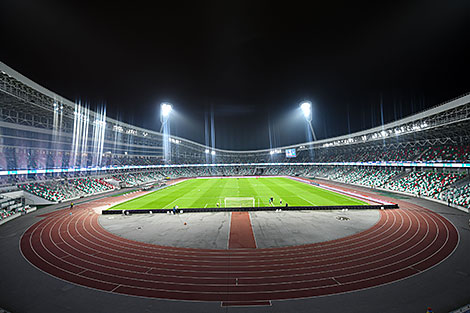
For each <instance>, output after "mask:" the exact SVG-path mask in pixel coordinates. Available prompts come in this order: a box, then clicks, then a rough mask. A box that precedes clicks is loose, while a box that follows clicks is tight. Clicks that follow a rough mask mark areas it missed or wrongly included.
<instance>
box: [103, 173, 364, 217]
mask: <svg viewBox="0 0 470 313" xmlns="http://www.w3.org/2000/svg"><path fill="white" fill-rule="evenodd" d="M271 197H272V198H273V201H272V202H270V198H271ZM281 200H282V203H281ZM286 203H288V205H289V206H329V205H331V206H334V205H366V204H367V203H366V202H364V201H361V200H358V199H354V198H351V197H348V196H345V195H342V194H338V193H335V192H332V191H328V190H325V189H322V188H318V187H316V186H313V185H309V184H306V183H302V182H299V181H296V180H292V179H289V178H285V177H260V178H256V177H250V178H229V177H227V178H207V179H205V178H201V179H190V180H186V181H183V182H181V183H178V184H175V185H172V186H169V187H167V188H164V189H161V190H158V191H155V192H152V193H150V194H147V195H145V196H142V197H139V198H136V199H133V200H130V201H127V202H124V203H121V204H118V205H116V206H114V207H112V208H110V210H137V209H144V210H145V209H171V208H173V207H174V206H178V208H216V207H217V206H219V207H240V206H243V207H253V205H254V206H255V207H267V206H275V207H285V205H286Z"/></svg>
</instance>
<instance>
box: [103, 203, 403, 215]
mask: <svg viewBox="0 0 470 313" xmlns="http://www.w3.org/2000/svg"><path fill="white" fill-rule="evenodd" d="M398 208H399V207H398V204H395V203H393V204H379V205H333V206H287V207H286V206H267V207H231V208H178V209H177V211H178V212H180V211H183V212H184V213H200V212H251V211H277V210H282V211H299V210H388V209H398ZM172 211H173V208H171V209H133V210H103V211H102V212H101V213H102V214H106V215H107V214H126V215H128V214H148V213H152V214H153V213H167V212H172Z"/></svg>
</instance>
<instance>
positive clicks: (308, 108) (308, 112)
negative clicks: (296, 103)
mask: <svg viewBox="0 0 470 313" xmlns="http://www.w3.org/2000/svg"><path fill="white" fill-rule="evenodd" d="M300 109H301V110H302V113H303V114H304V116H305V119H306V120H307V123H308V126H309V127H310V130H311V131H312V135H313V140H315V141H316V140H317V136H315V131H314V130H313V127H312V102H310V101H303V102H302V103H301V104H300Z"/></svg>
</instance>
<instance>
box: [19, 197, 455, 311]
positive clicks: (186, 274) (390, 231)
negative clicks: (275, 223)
mask: <svg viewBox="0 0 470 313" xmlns="http://www.w3.org/2000/svg"><path fill="white" fill-rule="evenodd" d="M92 207H93V203H88V204H84V205H79V206H78V207H77V208H76V209H74V211H73V215H70V210H68V209H64V210H61V211H57V212H54V213H50V214H48V215H46V216H45V217H44V218H43V219H42V220H41V221H39V222H37V223H36V224H34V225H32V226H31V227H30V228H29V229H28V230H26V232H25V233H24V234H23V236H22V238H21V242H20V245H21V251H22V253H23V255H24V257H25V258H26V259H27V260H29V262H31V263H32V264H33V265H34V266H36V267H37V268H39V269H41V270H42V271H44V272H46V273H49V274H51V275H53V276H55V277H58V278H60V279H63V280H66V281H69V282H72V283H75V284H78V285H82V286H86V287H90V288H94V289H99V290H103V291H107V292H113V293H118V294H125V295H132V296H140V297H150V298H160V299H174V300H189V301H219V302H221V303H222V305H223V306H226V305H227V306H230V305H269V304H270V303H271V300H281V299H295V298H306V297H315V296H324V295H331V294H338V293H344V292H350V291H355V290H360V289H364V288H370V287H374V286H379V285H382V284H387V283H391V282H393V281H397V280H400V279H404V278H406V277H410V276H413V275H417V274H419V273H420V272H422V271H425V270H426V269H428V268H430V267H432V266H434V265H436V264H438V263H439V262H441V261H443V260H444V259H445V258H447V257H448V256H449V255H450V254H451V253H452V252H453V251H454V249H455V248H456V247H457V244H458V241H459V237H458V232H457V230H456V229H455V227H454V226H453V225H452V224H451V223H450V222H449V221H448V220H447V219H445V218H444V217H442V216H440V215H438V214H436V213H434V212H432V211H430V210H427V209H424V208H421V207H417V206H411V205H410V206H408V207H409V208H405V209H404V208H402V209H394V210H381V211H380V219H379V221H378V222H377V224H375V225H374V226H373V227H371V228H369V229H367V230H365V231H362V232H360V233H357V234H354V235H351V236H348V237H344V238H340V239H337V240H333V241H326V242H320V243H315V244H307V245H301V246H290V247H280V248H269V249H256V248H235V249H234V248H231V249H226V250H211V249H191V248H178V247H168V246H158V245H153V244H147V243H142V242H137V241H132V240H129V239H125V238H122V237H119V236H116V235H113V234H111V233H109V232H107V231H106V230H104V229H103V228H102V227H101V226H100V224H99V223H98V214H96V213H95V212H94V211H93V210H92V209H91V208H92Z"/></svg>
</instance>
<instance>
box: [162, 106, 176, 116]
mask: <svg viewBox="0 0 470 313" xmlns="http://www.w3.org/2000/svg"><path fill="white" fill-rule="evenodd" d="M171 110H173V107H172V105H171V104H169V103H162V105H161V112H160V113H161V115H162V116H163V117H167V116H168V115H170V113H171Z"/></svg>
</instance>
